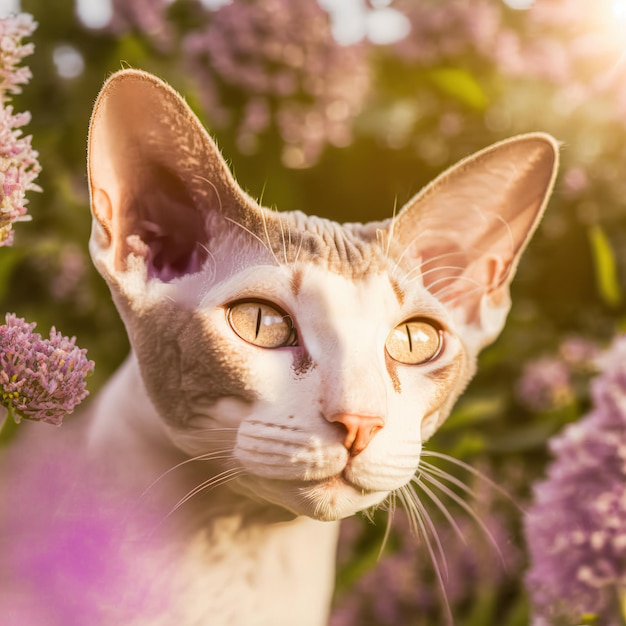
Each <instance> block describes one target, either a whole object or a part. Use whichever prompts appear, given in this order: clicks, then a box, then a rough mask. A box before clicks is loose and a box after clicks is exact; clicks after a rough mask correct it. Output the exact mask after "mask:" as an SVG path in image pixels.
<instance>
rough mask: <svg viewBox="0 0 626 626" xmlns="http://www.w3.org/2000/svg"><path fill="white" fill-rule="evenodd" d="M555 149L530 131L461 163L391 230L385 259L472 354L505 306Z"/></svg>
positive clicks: (493, 333) (550, 178) (489, 337)
mask: <svg viewBox="0 0 626 626" xmlns="http://www.w3.org/2000/svg"><path fill="white" fill-rule="evenodd" d="M557 164H558V144H557V142H556V141H555V140H554V139H553V138H552V137H551V136H550V135H547V134H543V133H532V134H527V135H521V136H518V137H514V138H512V139H509V140H506V141H503V142H501V143H497V144H495V145H493V146H491V147H489V148H487V149H485V150H483V151H481V152H478V153H477V154H475V155H473V156H471V157H469V158H467V159H465V160H464V161H461V162H460V163H458V164H457V165H455V166H453V167H452V168H450V169H449V170H448V171H447V172H444V173H443V174H442V175H441V176H439V177H438V178H437V179H435V181H434V182H432V183H431V184H430V185H428V186H427V187H426V188H425V189H424V190H423V191H422V192H421V193H419V194H418V195H417V196H415V197H414V198H413V199H412V200H410V201H409V202H408V203H407V205H406V206H405V207H404V208H403V209H402V211H401V212H400V213H399V215H398V217H397V218H396V219H395V220H394V221H393V223H392V225H391V226H390V237H391V239H390V253H391V254H392V255H393V256H394V257H395V258H396V261H397V262H398V265H399V266H400V267H402V268H403V269H404V270H405V271H406V272H407V275H409V274H408V273H409V272H410V276H416V275H419V276H420V277H421V280H422V282H423V284H424V286H425V287H426V288H427V289H428V290H429V291H430V292H431V293H433V294H434V295H435V296H436V297H437V298H438V299H439V300H440V301H441V302H442V303H444V304H445V306H446V307H447V308H448V309H449V310H450V311H451V313H452V314H453V317H454V318H455V319H456V320H457V322H458V323H459V324H462V325H463V326H464V327H465V335H466V336H467V337H469V338H470V341H471V343H472V344H473V345H474V347H475V348H476V349H480V348H481V347H483V346H484V345H486V344H488V343H490V342H491V341H493V340H494V339H495V338H496V337H497V335H498V334H499V333H500V331H501V330H502V327H503V325H504V321H505V319H506V315H507V313H508V311H509V308H510V297H509V284H510V282H511V280H512V279H513V276H514V274H515V270H516V269H517V265H518V263H519V259H520V256H521V254H522V252H523V251H524V249H525V248H526V246H527V244H528V242H529V240H530V238H531V236H532V234H533V233H534V231H535V229H536V228H537V225H538V223H539V221H540V219H541V216H542V214H543V211H544V209H545V206H546V203H547V199H548V197H549V195H550V192H551V190H552V187H553V184H554V180H555V177H556V171H557Z"/></svg>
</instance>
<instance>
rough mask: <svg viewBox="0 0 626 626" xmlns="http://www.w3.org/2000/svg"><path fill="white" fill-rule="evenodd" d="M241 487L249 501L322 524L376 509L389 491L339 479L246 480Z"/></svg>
mask: <svg viewBox="0 0 626 626" xmlns="http://www.w3.org/2000/svg"><path fill="white" fill-rule="evenodd" d="M238 483H239V484H238V486H239V487H240V488H243V489H242V491H243V492H245V494H246V495H247V496H248V497H252V498H254V499H257V500H258V499H262V500H264V501H266V502H270V503H272V504H276V505H278V506H281V507H283V508H285V509H287V510H288V511H291V512H292V513H294V514H295V515H306V516H307V517H310V518H313V519H315V520H319V521H323V522H332V521H337V520H340V519H344V518H346V517H350V516H351V515H354V514H355V513H358V512H359V511H364V510H366V509H369V508H372V507H375V506H377V505H379V504H380V503H381V502H383V501H384V500H385V498H387V496H388V495H389V492H388V491H367V490H364V489H362V488H360V487H357V486H355V485H353V484H352V483H350V482H348V481H347V480H346V479H345V478H343V477H342V476H340V475H337V476H332V477H329V478H325V479H322V480H313V481H303V480H301V481H299V480H275V479H270V478H263V477H258V476H247V477H246V478H245V479H243V480H240V481H238Z"/></svg>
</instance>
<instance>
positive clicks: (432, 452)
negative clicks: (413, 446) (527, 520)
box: [422, 449, 525, 513]
mask: <svg viewBox="0 0 626 626" xmlns="http://www.w3.org/2000/svg"><path fill="white" fill-rule="evenodd" d="M422 456H432V457H435V458H437V459H442V460H443V461H448V462H449V463H452V464H453V465H456V466H457V467H460V468H461V469H464V470H465V471H466V472H469V473H470V474H472V475H473V476H475V477H476V478H478V479H479V480H482V481H483V482H484V483H485V484H487V485H489V487H491V488H492V489H495V490H496V491H497V492H498V493H499V494H500V495H502V496H504V497H505V498H506V499H507V500H508V501H509V502H511V504H513V505H514V506H515V508H516V509H517V510H518V511H519V512H520V513H525V511H524V509H523V508H522V507H521V506H520V505H519V504H518V503H517V502H516V501H515V498H513V496H511V494H510V493H509V492H508V491H507V490H506V489H504V488H503V487H501V486H500V485H498V483H496V482H494V481H493V480H491V478H489V477H488V476H486V475H485V474H484V473H483V472H481V471H480V470H477V469H476V468H475V467H472V466H471V465H469V464H468V463H466V462H465V461H461V460H460V459H457V458H455V457H453V456H450V455H449V454H445V453H444V452H437V451H436V450H428V449H424V450H422ZM433 467H434V466H433ZM439 469H440V470H441V468H439ZM441 471H443V470H441Z"/></svg>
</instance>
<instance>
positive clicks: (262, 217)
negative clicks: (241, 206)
mask: <svg viewBox="0 0 626 626" xmlns="http://www.w3.org/2000/svg"><path fill="white" fill-rule="evenodd" d="M261 219H262V220H263V230H264V232H265V238H266V239H267V249H268V250H269V251H270V252H271V253H272V256H273V257H274V260H275V261H276V265H280V264H281V263H280V261H279V260H278V257H277V256H276V253H275V252H274V247H273V246H272V240H271V239H270V231H269V229H268V227H267V218H266V217H265V211H263V210H261ZM278 221H279V222H280V217H279V218H278ZM281 224H282V223H281ZM281 230H282V225H281ZM283 241H284V240H283Z"/></svg>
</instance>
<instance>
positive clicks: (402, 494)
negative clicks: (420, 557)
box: [398, 485, 454, 626]
mask: <svg viewBox="0 0 626 626" xmlns="http://www.w3.org/2000/svg"><path fill="white" fill-rule="evenodd" d="M411 496H414V498H415V502H414V501H413V499H412V498H411ZM398 497H399V498H400V501H401V502H402V503H403V504H404V505H405V508H408V509H409V510H413V509H412V507H411V505H409V504H408V502H409V501H410V502H411V503H412V504H415V505H417V502H419V498H417V494H416V493H415V492H414V491H407V490H406V485H405V486H404V487H401V488H400V489H399V490H398ZM407 498H408V501H407ZM420 506H421V505H420ZM421 510H423V507H421ZM418 511H419V509H415V511H414V512H413V513H412V514H411V515H410V518H409V521H410V523H411V524H416V527H415V531H414V532H415V534H419V535H421V536H422V537H423V538H424V543H425V545H426V549H427V550H428V554H429V555H430V560H431V562H432V564H433V568H434V570H435V576H436V578H437V586H438V589H439V591H440V592H441V597H442V600H443V603H444V608H445V613H446V621H447V622H448V624H449V626H453V625H454V618H453V617H452V608H451V607H450V601H449V600H448V595H447V594H446V586H445V583H444V580H443V577H442V575H441V567H440V565H439V562H438V560H437V557H436V554H435V551H434V549H433V546H432V544H431V541H430V538H429V536H428V533H427V530H426V526H425V524H424V521H423V520H422V518H421V517H420V515H419V512H418ZM431 523H432V522H431ZM412 527H413V526H412ZM418 529H419V532H418ZM443 564H444V566H445V565H446V562H445V558H444V559H443Z"/></svg>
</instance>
